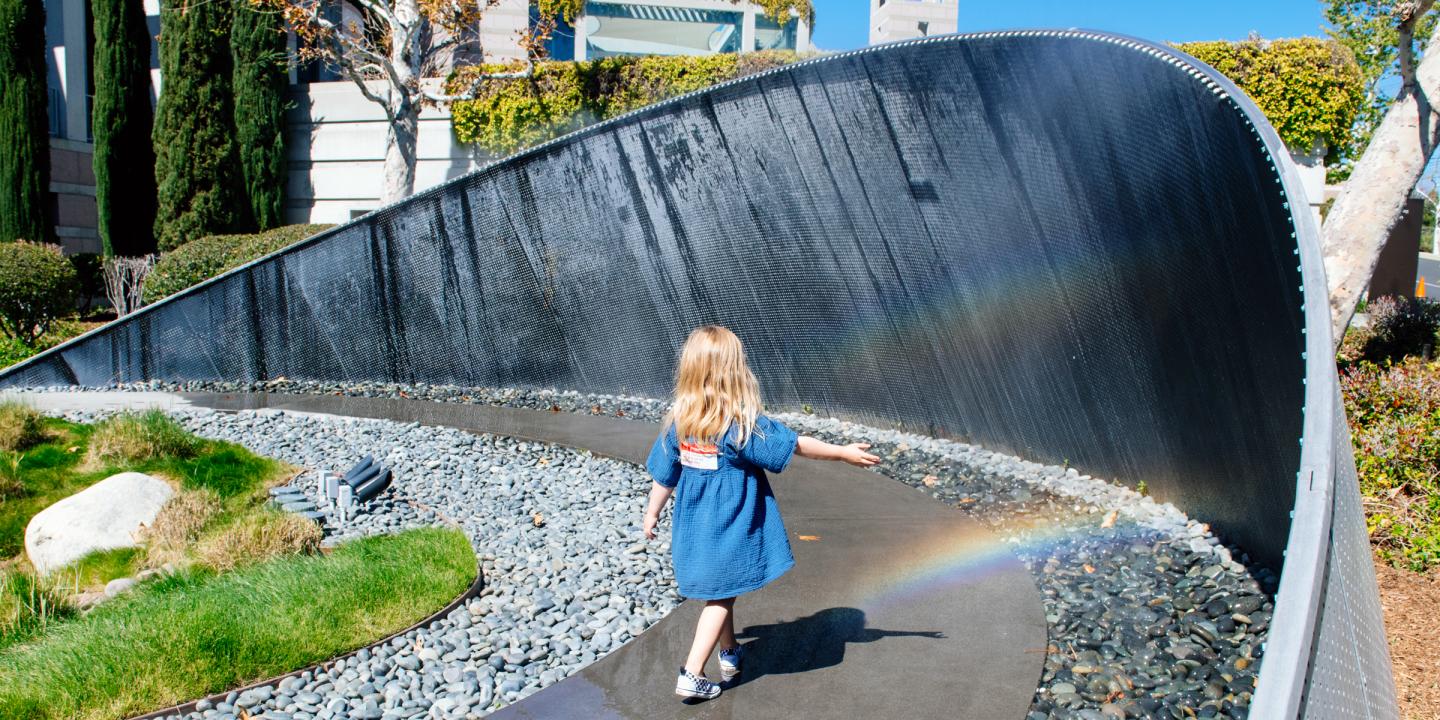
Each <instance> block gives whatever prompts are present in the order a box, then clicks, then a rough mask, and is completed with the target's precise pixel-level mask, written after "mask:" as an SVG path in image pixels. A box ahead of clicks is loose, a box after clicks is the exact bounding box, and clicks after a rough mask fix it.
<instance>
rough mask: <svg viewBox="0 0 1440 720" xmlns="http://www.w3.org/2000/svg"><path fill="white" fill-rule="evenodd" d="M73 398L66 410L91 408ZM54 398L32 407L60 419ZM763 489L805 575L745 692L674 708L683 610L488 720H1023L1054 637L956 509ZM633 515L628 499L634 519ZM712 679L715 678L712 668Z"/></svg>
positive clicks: (752, 668) (583, 428)
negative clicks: (776, 504)
mask: <svg viewBox="0 0 1440 720" xmlns="http://www.w3.org/2000/svg"><path fill="white" fill-rule="evenodd" d="M125 394H126V393H114V394H113V395H125ZM80 395H82V394H70V395H69V397H75V398H77V400H76V402H79V403H87V402H88V403H95V402H99V400H98V399H94V398H80V397H79V396H80ZM43 397H44V396H41V395H29V396H27V398H35V399H39V398H43ZM64 397H67V396H66V395H64V394H61V395H56V396H52V397H49V398H45V400H44V402H43V403H42V406H44V407H48V408H52V409H63V407H65V406H66V401H65V400H64V399H63V398H64ZM169 397H170V398H171V400H170V401H169V402H171V403H173V404H170V405H166V404H165V402H164V401H163V400H164V399H163V398H149V399H148V402H149V405H145V404H144V403H142V402H141V401H140V398H138V397H137V398H135V401H136V403H138V404H141V405H142V406H156V405H159V406H162V407H166V406H169V407H179V406H184V405H190V404H193V405H194V406H199V407H213V408H216V409H222V410H234V409H241V408H261V407H269V408H275V409H284V410H287V411H298V412H316V413H324V414H333V415H340V416H350V417H370V418H385V419H390V420H399V421H405V422H408V421H418V422H421V423H423V424H431V425H445V426H450V427H456V428H460V429H464V430H470V431H475V432H488V433H496V434H503V435H510V436H514V437H519V438H524V439H530V440H538V441H543V442H550V443H557V444H561V445H568V446H572V447H579V448H586V449H589V450H590V451H592V452H595V453H597V454H601V455H607V456H610V457H614V458H617V459H620V460H625V461H628V462H634V463H643V461H644V459H645V456H646V454H647V453H648V451H649V448H650V444H651V442H653V440H654V438H655V436H656V434H657V433H658V431H659V428H658V426H656V425H654V424H650V423H640V422H634V421H629V420H621V419H616V418H607V417H591V416H583V415H575V414H570V413H545V412H537V411H533V410H521V409H512V408H496V407H489V406H479V405H460V404H448V403H427V402H420V401H413V400H389V399H373V398H347V397H334V396H315V395H187V396H184V397H183V398H180V397H179V396H169ZM156 400H161V401H162V402H158V403H157V402H156ZM107 402H116V403H124V402H125V399H124V398H115V399H113V400H109V401H107ZM399 481H400V482H401V483H403V482H404V478H400V479H399ZM772 484H773V486H774V488H775V493H776V496H777V497H778V498H779V500H780V504H781V508H782V509H783V512H784V514H785V524H786V527H787V529H788V530H789V531H790V539H791V545H792V547H793V549H794V552H795V557H796V561H797V562H796V566H795V568H794V569H793V570H791V571H790V572H789V573H788V574H787V575H785V576H784V577H782V578H781V579H780V580H778V581H776V582H775V583H772V584H771V585H770V586H768V587H766V588H764V589H762V590H760V591H758V592H755V593H752V594H750V595H746V596H744V597H742V598H741V599H740V600H739V602H738V603H737V604H736V618H737V628H739V629H740V632H739V635H740V636H741V642H742V643H743V644H744V645H745V647H746V651H747V657H746V664H745V674H744V676H743V677H742V680H741V682H740V683H739V684H738V685H736V686H735V687H732V688H729V689H727V690H726V691H725V693H724V694H723V695H722V696H721V697H720V698H719V699H717V700H713V701H710V702H707V703H699V704H685V703H682V702H680V701H679V700H678V699H677V698H676V697H675V696H674V695H673V694H672V692H673V689H674V682H675V673H676V670H677V668H678V667H679V665H680V664H681V663H682V662H683V658H684V656H685V654H686V651H687V650H688V649H689V645H690V640H691V637H692V633H693V630H694V624H695V619H696V616H697V613H698V611H699V606H700V604H699V603H697V602H686V603H684V604H682V605H681V607H680V608H679V609H677V610H676V611H675V612H673V613H672V614H671V615H670V616H668V617H666V618H665V619H663V620H661V621H660V622H659V623H657V624H656V625H654V626H653V627H651V628H650V629H649V630H647V631H646V632H645V633H644V634H643V635H641V636H640V637H638V638H636V639H635V640H632V641H631V642H630V643H628V644H627V645H625V646H624V647H622V648H621V649H620V650H618V651H616V652H614V653H611V654H610V655H608V656H606V657H604V658H602V659H600V660H599V661H597V662H595V663H594V664H592V665H590V666H589V667H587V668H585V669H583V670H581V671H580V672H579V673H576V674H575V675H572V676H571V677H569V678H567V679H565V680H562V681H561V682H559V683H556V684H555V685H552V686H550V687H549V688H546V689H544V690H541V691H540V692H538V693H536V694H534V695H532V696H530V697H528V698H526V699H524V700H521V701H520V702H518V703H515V704H513V705H510V706H509V707H507V708H504V709H502V710H500V711H499V712H497V713H495V714H493V715H492V716H491V717H495V718H586V719H590V718H635V719H637V720H638V719H642V718H643V719H644V720H661V719H663V718H729V717H732V716H735V717H748V718H768V717H784V718H787V719H802V718H878V717H885V718H888V717H906V718H947V719H955V720H963V719H967V718H973V719H976V720H981V719H983V720H990V719H1014V720H1020V719H1021V718H1024V717H1025V714H1026V711H1027V709H1028V708H1029V705H1030V700H1031V697H1032V695H1033V694H1034V692H1035V687H1036V685H1037V683H1038V682H1039V678H1040V673H1041V666H1042V663H1043V661H1044V658H1045V652H1044V650H1045V645H1046V640H1047V636H1046V624H1045V617H1044V611H1043V607H1042V605H1041V602H1040V598H1039V596H1038V593H1037V591H1036V588H1035V585H1034V583H1033V582H1032V581H1031V579H1030V575H1029V572H1028V571H1026V569H1025V568H1024V566H1022V565H1021V564H1020V562H1019V561H1018V560H1016V559H1015V557H1014V555H1013V554H1012V553H1011V552H1010V551H1009V549H1008V547H1007V546H1005V545H1004V544H1003V543H1002V542H1000V541H999V539H998V538H996V537H994V536H993V535H991V534H989V533H988V532H986V531H985V530H983V529H982V528H980V527H979V526H977V525H975V524H974V523H972V522H970V521H968V520H966V519H965V518H964V517H963V516H962V515H961V514H960V513H958V512H956V511H955V510H954V509H952V508H949V507H947V506H945V505H943V504H941V503H939V502H936V501H935V500H933V499H931V498H929V497H926V496H925V495H924V494H922V493H919V492H916V491H915V490H914V489H912V488H910V487H908V486H904V485H901V484H900V483H896V482H894V481H891V480H888V479H885V478H883V477H880V476H878V475H876V474H874V473H871V472H868V471H865V470H860V469H858V468H854V467H850V466H847V465H839V464H835V463H820V462H815V461H810V460H804V459H797V460H796V461H795V462H794V463H793V464H792V465H791V467H790V468H789V469H788V470H787V471H786V472H785V473H783V474H782V475H778V476H775V477H773V478H772ZM642 502H643V496H641V495H637V497H636V514H637V518H638V515H639V513H640V510H641V503H642ZM707 670H708V672H709V673H710V675H711V677H715V678H718V677H719V673H718V668H716V667H715V665H714V660H713V658H712V660H711V664H710V667H709V668H707Z"/></svg>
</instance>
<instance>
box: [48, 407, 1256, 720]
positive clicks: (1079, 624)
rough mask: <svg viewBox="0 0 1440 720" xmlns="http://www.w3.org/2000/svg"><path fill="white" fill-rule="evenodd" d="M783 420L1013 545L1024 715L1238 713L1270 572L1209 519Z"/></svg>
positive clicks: (955, 454) (901, 439)
mask: <svg viewBox="0 0 1440 720" xmlns="http://www.w3.org/2000/svg"><path fill="white" fill-rule="evenodd" d="M67 389H72V388H67ZM105 389H112V390H113V389H117V388H114V387H111V388H105ZM119 389H134V390H168V391H191V392H267V391H268V392H290V393H316V394H329V395H333V394H345V395H353V396H361V397H403V398H413V399H422V400H431V401H439V402H460V403H478V404H489V405H501V406H507V407H522V408H532V409H540V410H551V411H566V412H577V413H586V414H597V415H609V416H616V417H625V418H630V419H638V420H648V421H658V420H659V419H660V418H661V417H663V414H664V412H665V409H666V405H665V403H664V402H662V401H658V400H653V399H646V398H637V397H626V396H611V395H585V394H580V393H575V392H568V391H555V390H515V389H485V388H458V387H453V386H433V385H417V386H402V385H395V384H385V383H334V382H298V381H286V380H279V381H270V382H256V383H235V382H189V383H179V384H176V383H161V382H147V383H138V384H132V385H127V386H122V387H121V388H119ZM778 417H779V418H780V419H782V420H783V421H784V422H786V423H788V424H790V425H791V426H793V427H795V428H796V429H799V430H801V431H802V432H805V433H807V434H811V435H815V436H817V437H821V438H823V439H827V440H830V441H848V442H857V441H865V442H870V443H872V444H873V446H874V447H873V449H872V451H873V452H877V453H878V454H880V455H881V456H882V457H884V459H885V462H884V463H882V464H881V465H880V466H878V467H877V468H876V471H877V472H879V473H881V474H883V475H885V476H887V477H890V478H892V479H894V480H897V481H899V482H902V483H906V484H908V485H911V486H913V487H915V488H916V489H917V490H919V491H923V492H926V493H927V494H930V495H931V496H933V497H935V498H936V499H937V500H940V501H942V502H946V503H948V504H951V505H953V506H955V507H956V508H958V509H959V510H960V511H961V512H964V513H966V514H967V515H969V516H971V517H973V518H975V519H976V520H978V521H979V522H981V523H983V524H985V525H986V526H987V527H989V528H990V529H991V530H992V531H993V532H995V533H997V534H998V535H999V536H1000V537H1002V538H1004V539H1006V540H1007V541H1009V542H1011V543H1012V545H1013V547H1014V550H1015V553H1016V555H1017V556H1018V557H1019V558H1020V559H1021V561H1022V562H1024V563H1025V565H1026V567H1027V568H1029V570H1030V572H1031V574H1032V577H1033V578H1034V580H1035V583H1036V586H1037V587H1038V588H1039V590H1040V592H1041V595H1042V599H1043V602H1044V605H1045V610H1046V619H1047V621H1048V623H1049V636H1050V637H1049V647H1048V648H1047V656H1046V661H1045V667H1044V674H1043V677H1042V678H1041V682H1040V684H1039V686H1038V687H1037V689H1036V693H1035V698H1034V701H1033V702H1032V705H1031V710H1030V713H1029V717H1028V720H1073V719H1083V720H1097V719H1098V720H1105V719H1107V718H1127V717H1130V718H1134V717H1157V718H1176V719H1177V720H1178V719H1179V718H1192V717H1200V718H1212V717H1213V718H1244V717H1247V715H1248V707H1249V703H1250V699H1251V696H1252V694H1253V692H1254V688H1255V681H1256V678H1257V676H1258V672H1259V665H1260V660H1261V656H1262V652H1263V643H1264V640H1265V636H1266V632H1267V631H1268V628H1269V623H1270V617H1271V614H1272V613H1273V611H1274V606H1273V593H1274V590H1275V584H1276V582H1277V578H1276V577H1275V576H1274V575H1273V574H1271V573H1270V572H1269V571H1268V570H1265V569H1263V568H1254V567H1252V566H1251V565H1250V564H1249V559H1248V558H1247V557H1246V556H1245V555H1244V554H1243V553H1239V552H1234V551H1232V550H1231V549H1230V548H1228V547H1227V546H1225V545H1224V544H1223V543H1221V542H1220V540H1219V539H1217V538H1216V537H1215V536H1214V535H1213V534H1212V533H1211V532H1210V530H1209V528H1208V527H1207V526H1206V525H1204V524H1202V523H1199V522H1196V521H1194V520H1191V519H1189V518H1187V517H1186V516H1185V515H1184V514H1183V513H1181V512H1180V511H1179V510H1177V509H1176V508H1175V507H1174V506H1172V505H1169V504H1159V503H1155V502H1154V501H1153V500H1151V499H1150V498H1148V497H1143V496H1141V495H1140V494H1139V493H1137V492H1135V491H1134V490H1131V489H1129V488H1127V487H1123V486H1120V485H1117V484H1112V483H1109V482H1106V481H1104V480H1101V479H1097V478H1092V477H1090V476H1087V475H1083V474H1081V473H1079V472H1077V471H1076V470H1075V469H1071V468H1063V467H1055V466H1045V465H1040V464H1037V463H1031V462H1027V461H1024V460H1020V459H1018V458H1014V457H1011V456H1007V455H1002V454H999V453H992V452H989V451H986V450H984V449H983V448H979V447H975V446H970V445H966V444H963V443H956V442H950V441H945V440H938V439H935V438H929V437H925V436H919V435H913V434H907V433H902V432H898V431H895V430H885V429H877V428H873V427H867V426H863V425H858V424H853V423H849V422H844V421H841V420H837V419H833V418H821V417H816V416H812V415H808V414H780V415H778ZM642 482H643V478H642ZM636 492H637V493H638V492H639V491H636ZM632 510H633V508H632ZM631 537H633V535H632V536H631ZM665 565H666V564H665V563H662V567H664V566H665Z"/></svg>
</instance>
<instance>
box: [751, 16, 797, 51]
mask: <svg viewBox="0 0 1440 720" xmlns="http://www.w3.org/2000/svg"><path fill="white" fill-rule="evenodd" d="M799 25H800V23H798V22H796V21H795V20H794V19H791V20H790V21H788V22H786V23H785V24H784V25H783V26H782V25H781V24H780V23H777V22H775V21H774V20H771V19H770V18H769V17H767V16H766V15H763V14H762V15H756V16H755V49H756V50H794V49H795V32H796V28H798V27H799Z"/></svg>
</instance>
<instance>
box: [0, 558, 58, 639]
mask: <svg viewBox="0 0 1440 720" xmlns="http://www.w3.org/2000/svg"><path fill="white" fill-rule="evenodd" d="M75 614H76V611H75V606H74V605H73V604H71V603H70V600H69V597H68V595H67V594H66V593H65V591H64V588H60V587H57V585H56V583H54V582H50V581H46V580H41V579H40V578H37V577H35V576H34V575H31V574H29V573H12V572H6V571H4V570H0V651H3V650H4V649H5V648H8V647H10V646H11V645H15V644H17V643H21V642H25V641H26V640H29V639H31V638H33V637H35V636H37V635H40V634H41V633H43V632H45V631H46V629H47V628H49V627H50V626H51V625H52V624H54V623H58V622H64V621H65V620H67V619H70V618H72V617H74V616H75Z"/></svg>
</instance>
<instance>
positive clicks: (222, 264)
mask: <svg viewBox="0 0 1440 720" xmlns="http://www.w3.org/2000/svg"><path fill="white" fill-rule="evenodd" d="M330 227H332V226H331V225H286V226H284V227H278V228H275V229H274V230H267V231H265V232H262V233H255V234H252V235H211V236H209V237H203V238H200V239H198V240H192V241H190V242H188V243H185V244H184V245H181V246H180V247H177V248H175V249H174V250H171V251H169V252H166V253H162V254H161V255H160V261H159V262H158V263H156V265H155V269H154V270H152V271H151V272H150V276H149V278H148V279H146V281H145V302H155V301H156V300H159V299H161V298H164V297H167V296H170V295H174V294H175V293H178V292H180V291H181V290H184V289H186V288H188V287H191V286H193V285H198V284H199V283H202V282H205V281H206V280H209V279H210V278H213V277H215V276H216V275H219V274H221V273H224V272H225V271H227V270H232V269H234V268H237V267H239V266H241V265H244V264H245V263H247V262H250V261H251V260H254V259H256V258H258V257H262V256H265V255H269V254H270V253H272V252H275V251H276V250H280V249H281V248H285V247H289V246H290V245H294V244H295V243H297V242H300V241H301V240H304V239H305V238H308V237H310V236H311V235H314V234H315V233H318V232H321V231H322V230H325V229H327V228H330Z"/></svg>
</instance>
